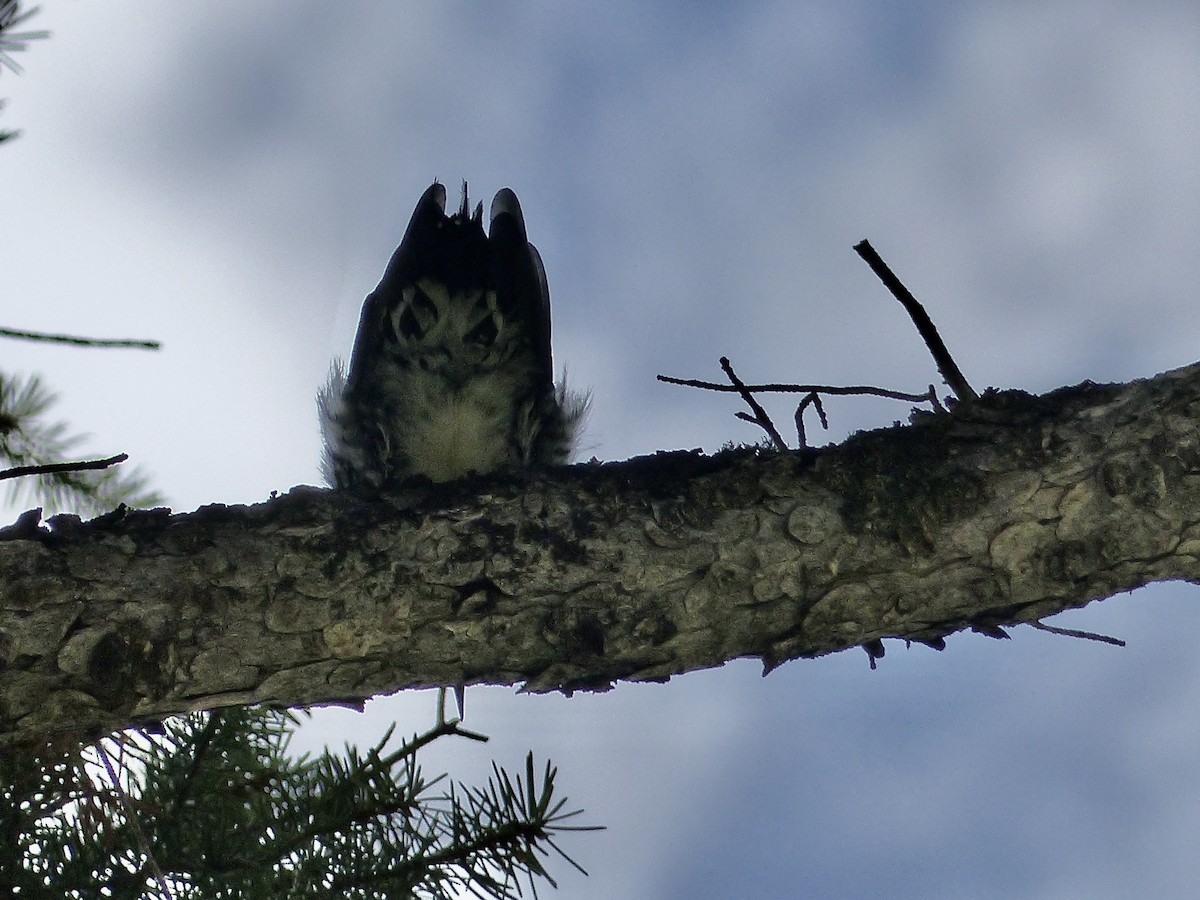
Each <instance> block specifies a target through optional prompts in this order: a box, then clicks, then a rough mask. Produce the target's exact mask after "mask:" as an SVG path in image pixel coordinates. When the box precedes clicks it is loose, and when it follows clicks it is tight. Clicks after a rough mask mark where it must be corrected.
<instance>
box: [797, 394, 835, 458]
mask: <svg viewBox="0 0 1200 900" xmlns="http://www.w3.org/2000/svg"><path fill="white" fill-rule="evenodd" d="M809 406H811V407H812V408H813V409H815V410H816V411H817V417H818V418H819V419H820V420H821V427H822V428H824V429H825V430H826V431H828V430H829V418H828V417H827V416H826V415H825V407H824V406H823V405H822V404H821V395H820V394H818V393H817V392H816V391H813V392H812V393H811V394H809V395H807V396H806V397H805V398H804V399H803V400H801V401H800V404H799V405H798V406H797V407H796V439H797V440H799V442H800V446H801V448H804V447H807V446H808V439H807V437H805V434H804V410H805V409H807V408H808V407H809Z"/></svg>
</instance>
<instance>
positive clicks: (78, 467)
mask: <svg viewBox="0 0 1200 900" xmlns="http://www.w3.org/2000/svg"><path fill="white" fill-rule="evenodd" d="M127 459H129V454H128V453H118V454H117V455H116V456H110V457H109V458H108V459H88V460H83V461H82V462H68V463H47V464H46V465H44V466H15V467H13V468H11V469H4V470H3V471H0V481H3V480H4V479H5V478H21V477H23V476H25V475H53V474H55V473H58V472H84V471H87V470H89V469H107V468H108V467H109V466H115V465H116V464H117V463H123V462H125V460H127Z"/></svg>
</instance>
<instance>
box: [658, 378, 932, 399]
mask: <svg viewBox="0 0 1200 900" xmlns="http://www.w3.org/2000/svg"><path fill="white" fill-rule="evenodd" d="M658 380H659V381H662V382H664V383H666V384H679V385H683V386H684V387H694V388H701V389H702V390H706V391H727V392H729V393H738V394H740V393H741V392H742V391H743V390H746V391H750V393H752V394H871V395H873V396H876V397H888V398H889V399H892V400H908V401H911V402H913V403H924V402H928V400H929V392H928V391H926V392H925V393H923V394H910V393H907V392H905V391H893V390H889V389H888V388H881V387H872V386H870V385H865V384H857V385H849V386H845V387H843V386H839V385H834V384H744V385H742V386H741V387H740V388H739V387H737V386H735V385H730V384H721V383H719V382H716V381H701V380H699V379H697V378H675V377H674V376H672V375H659V376H658Z"/></svg>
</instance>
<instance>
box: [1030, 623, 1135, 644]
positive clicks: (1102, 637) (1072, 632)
mask: <svg viewBox="0 0 1200 900" xmlns="http://www.w3.org/2000/svg"><path fill="white" fill-rule="evenodd" d="M1026 624H1028V625H1029V626H1030V627H1031V628H1036V629H1037V630H1038V631H1048V632H1050V633H1051V634H1061V635H1064V636H1066V637H1073V638H1083V639H1084V640H1086V641H1099V642H1100V643H1102V644H1113V645H1114V646H1117V647H1124V646H1125V642H1124V641H1123V640H1121V639H1120V638H1115V637H1109V636H1108V635H1106V634H1096V633H1095V632H1094V631H1078V630H1076V629H1074V628H1059V627H1058V626H1057V625H1047V624H1046V623H1044V622H1028V623H1026Z"/></svg>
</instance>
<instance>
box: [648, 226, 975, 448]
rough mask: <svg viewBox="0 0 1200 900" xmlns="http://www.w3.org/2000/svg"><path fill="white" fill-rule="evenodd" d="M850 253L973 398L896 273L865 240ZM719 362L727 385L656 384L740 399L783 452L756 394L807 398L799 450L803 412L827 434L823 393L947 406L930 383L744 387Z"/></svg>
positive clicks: (798, 417) (959, 393) (799, 410)
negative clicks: (915, 387) (912, 386)
mask: <svg viewBox="0 0 1200 900" xmlns="http://www.w3.org/2000/svg"><path fill="white" fill-rule="evenodd" d="M854 250H855V252H857V253H858V255H859V256H861V257H862V258H863V260H865V261H866V263H867V265H869V266H870V267H871V270H872V271H873V272H874V273H875V274H876V275H877V276H879V280H880V281H882V282H883V284H884V286H885V287H887V289H888V290H889V291H891V292H892V295H893V296H894V297H895V298H896V299H897V300H899V301H900V303H901V305H903V306H904V308H905V310H906V311H907V312H908V314H909V317H910V318H911V319H912V320H913V324H915V325H916V327H917V333H918V334H920V335H921V338H922V340H924V341H925V346H926V347H928V348H929V352H930V353H931V354H932V355H933V361H934V363H935V364H936V365H937V368H938V371H939V372H940V373H941V375H942V378H943V379H944V381H945V383H946V384H947V386H949V388H950V389H951V390H952V391H953V392H954V394H955V396H956V397H957V398H958V399H959V400H963V401H970V400H975V399H977V398H978V397H979V395H978V394H977V393H976V392H975V390H974V389H973V388H972V387H971V385H970V384H969V383H968V382H967V379H966V378H965V377H964V376H963V374H962V371H961V370H960V369H959V368H958V366H957V364H955V362H954V358H953V357H952V356H951V355H950V351H949V350H948V349H946V344H945V342H944V341H943V340H942V338H941V335H939V334H938V331H937V328H935V327H934V324H933V320H932V319H930V318H929V314H928V313H927V312H925V308H924V307H923V306H921V304H920V302H918V300H917V298H916V297H914V296H913V295H912V292H911V291H909V290H908V288H906V287H905V286H904V284H903V282H901V281H900V279H899V278H897V277H896V275H895V273H893V272H892V270H891V269H890V268H889V267H888V265H887V263H885V262H884V261H883V259H881V258H880V256H879V254H878V253H876V252H875V248H874V247H872V246H871V245H870V243H869V242H867V241H865V240H864V241H859V242H858V243H857V244H855V245H854ZM720 363H721V369H722V371H724V372H725V376H726V377H727V378H728V379H729V384H717V383H715V382H711V381H699V380H697V379H694V378H674V377H672V376H670V375H659V376H658V380H659V381H663V382H666V383H667V384H679V385H683V386H685V387H695V388H700V389H701V390H706V391H731V392H735V393H737V394H739V395H741V398H742V399H743V400H745V401H746V405H747V406H749V407H750V410H751V412H749V413H746V412H738V413H735V415H736V416H737V417H738V418H739V419H742V420H743V421H746V422H751V423H753V424H755V425H758V426H759V427H760V428H762V429H763V431H765V432H766V433H767V436H768V437H769V438H770V439H771V443H772V444H773V445H774V446H775V448H776V449H777V450H787V449H788V446H787V443H786V442H785V441H784V439H783V437H782V436H781V435H780V434H779V430H778V429H777V428H776V427H775V423H774V422H772V421H771V417H770V416H769V415H767V412H766V410H764V409H763V408H762V405H761V404H760V403H759V402H758V401H757V400H756V399H755V398H754V395H755V394H757V393H778V394H804V395H805V396H804V398H803V399H802V400H801V401H800V403H799V405H798V406H797V407H796V414H795V421H796V436H797V440H798V441H799V445H800V447H802V448H803V447H807V446H808V441H807V436H806V435H805V432H804V411H805V410H806V409H808V407H810V406H811V407H812V408H813V409H814V410H816V413H817V416H818V418H819V419H820V421H821V427H822V428H824V429H826V430H828V429H829V419H828V418H827V417H826V415H825V408H824V406H823V405H822V404H821V397H820V395H821V394H869V395H873V396H877V397H888V398H890V399H893V400H902V401H906V402H909V403H929V404H930V406H932V407H933V409H934V411H935V412H945V407H943V406H942V404H941V402H940V401H939V400H938V396H937V390H936V389H935V388H934V386H933V385H932V384H931V385H930V386H929V390H928V391H926V392H925V393H924V394H912V393H907V392H905V391H894V390H890V389H888V388H880V387H870V386H867V385H855V386H851V387H839V386H834V385H823V384H753V385H748V384H746V383H745V382H744V381H742V379H741V378H739V377H738V375H737V374H736V373H735V372H734V371H733V365H732V364H731V363H730V362H729V357H727V356H722V357H721V359H720Z"/></svg>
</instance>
